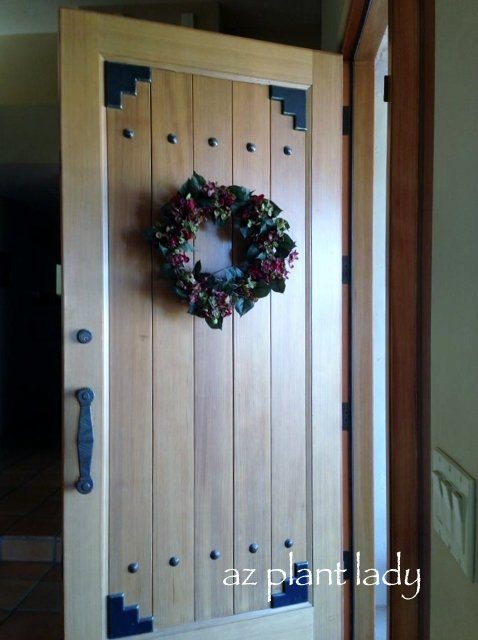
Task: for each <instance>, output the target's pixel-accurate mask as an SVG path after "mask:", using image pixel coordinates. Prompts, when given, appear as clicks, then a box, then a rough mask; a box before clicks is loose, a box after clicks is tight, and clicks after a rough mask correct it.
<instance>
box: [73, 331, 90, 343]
mask: <svg viewBox="0 0 478 640" xmlns="http://www.w3.org/2000/svg"><path fill="white" fill-rule="evenodd" d="M76 339H77V340H78V342H79V343H80V344H88V342H91V341H92V339H93V334H92V333H91V331H89V330H88V329H80V330H79V331H78V333H77V334H76Z"/></svg>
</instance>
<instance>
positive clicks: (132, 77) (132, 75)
mask: <svg viewBox="0 0 478 640" xmlns="http://www.w3.org/2000/svg"><path fill="white" fill-rule="evenodd" d="M138 82H151V69H150V68H149V67H141V66H138V65H135V64H123V63H121V62H108V61H106V62H105V105H106V106H107V107H110V108H111V109H122V108H123V94H127V95H129V96H135V95H137V89H136V84H137V83H138Z"/></svg>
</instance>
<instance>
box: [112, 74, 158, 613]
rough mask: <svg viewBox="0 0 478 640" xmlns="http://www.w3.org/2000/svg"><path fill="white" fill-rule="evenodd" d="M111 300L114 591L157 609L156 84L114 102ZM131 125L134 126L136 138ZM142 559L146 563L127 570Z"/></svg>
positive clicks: (147, 610) (142, 85) (149, 609)
mask: <svg viewBox="0 0 478 640" xmlns="http://www.w3.org/2000/svg"><path fill="white" fill-rule="evenodd" d="M107 127H108V187H109V191H108V193H109V267H110V278H109V300H110V539H109V543H110V544H109V549H110V553H109V571H110V593H118V592H124V593H125V600H126V602H127V603H128V604H139V605H140V607H141V613H142V614H143V615H151V613H152V601H151V597H152V593H151V587H152V585H151V574H152V564H151V560H152V558H151V551H152V484H151V482H152V455H151V452H152V351H151V347H152V326H151V255H150V251H149V250H148V247H147V246H146V245H145V241H144V239H143V237H142V230H143V229H144V228H145V227H147V226H148V225H150V223H151V129H150V87H149V84H145V83H138V95H137V96H136V97H128V96H126V97H124V99H123V109H122V110H115V109H108V111H107ZM125 128H129V129H133V130H134V137H133V138H131V139H128V138H126V137H125V136H124V135H123V130H124V129H125ZM132 562H138V563H139V565H140V567H141V570H140V571H139V572H137V573H134V574H132V573H129V572H128V565H129V564H130V563H132Z"/></svg>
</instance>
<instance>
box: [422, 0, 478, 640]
mask: <svg viewBox="0 0 478 640" xmlns="http://www.w3.org/2000/svg"><path fill="white" fill-rule="evenodd" d="M477 62H478V3H477V2H476V0H456V1H455V2H450V1H449V0H437V2H436V99H435V176H434V211H433V271H432V280H433V284H432V446H433V447H437V446H438V447H440V448H441V449H443V450H444V451H445V452H446V453H447V454H449V455H450V456H451V457H452V458H454V459H455V460H456V461H457V462H458V463H459V464H460V465H461V466H463V467H464V468H465V469H466V471H468V473H469V474H471V475H472V476H473V477H474V478H476V479H478V418H477V416H478V413H477V410H476V400H477V397H478V285H477V275H478V179H477V170H478V161H477V158H478V126H477V115H478V83H477V80H476V78H477V75H476V64H477ZM477 530H478V529H477ZM477 551H478V549H477ZM477 637H478V583H476V582H475V583H471V582H470V581H469V580H468V579H467V578H466V577H465V575H464V574H463V572H462V571H461V570H460V569H459V567H458V565H457V563H456V562H455V560H454V559H453V557H452V556H451V554H450V553H449V551H448V550H447V549H446V547H445V546H444V544H443V543H442V542H441V540H440V539H439V538H438V536H437V535H436V534H435V533H434V532H433V533H432V607H431V638H432V640H450V639H451V638H456V640H476V638H477Z"/></svg>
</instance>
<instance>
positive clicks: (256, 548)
mask: <svg viewBox="0 0 478 640" xmlns="http://www.w3.org/2000/svg"><path fill="white" fill-rule="evenodd" d="M249 551H250V552H251V553H257V552H258V551H259V545H258V544H257V543H256V542H253V543H252V544H250V545H249Z"/></svg>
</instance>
